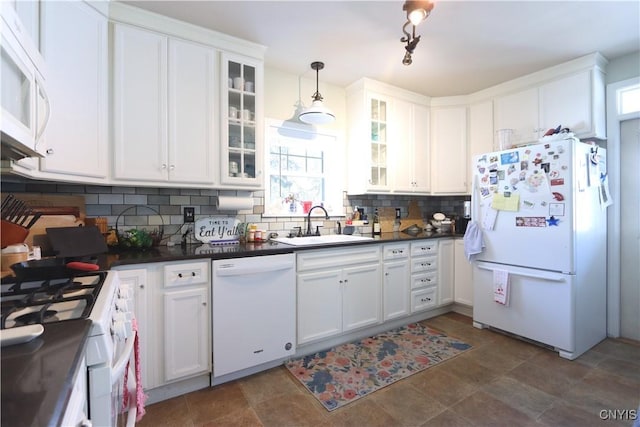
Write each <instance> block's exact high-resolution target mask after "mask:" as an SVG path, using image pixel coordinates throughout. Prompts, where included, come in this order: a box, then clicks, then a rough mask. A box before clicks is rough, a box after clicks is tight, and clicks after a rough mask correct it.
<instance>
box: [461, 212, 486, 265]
mask: <svg viewBox="0 0 640 427" xmlns="http://www.w3.org/2000/svg"><path fill="white" fill-rule="evenodd" d="M463 241H464V254H465V256H466V257H467V260H469V261H471V257H472V256H473V255H476V254H479V253H480V252H482V249H484V239H483V238H482V229H481V228H480V226H479V225H478V223H477V222H476V221H469V223H468V224H467V229H466V230H465V232H464V237H463Z"/></svg>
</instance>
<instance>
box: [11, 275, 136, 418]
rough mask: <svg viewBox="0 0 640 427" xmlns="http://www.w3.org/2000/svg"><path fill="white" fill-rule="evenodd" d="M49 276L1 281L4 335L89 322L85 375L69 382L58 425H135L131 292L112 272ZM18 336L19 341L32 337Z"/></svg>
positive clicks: (31, 276)
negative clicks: (70, 322) (74, 321)
mask: <svg viewBox="0 0 640 427" xmlns="http://www.w3.org/2000/svg"><path fill="white" fill-rule="evenodd" d="M32 268H36V269H37V267H32ZM48 272H49V270H47V269H46V268H45V269H44V271H42V272H36V273H33V274H30V275H29V277H28V279H25V280H18V279H16V278H6V279H5V280H3V282H2V284H1V287H2V316H1V320H2V324H1V325H0V326H1V328H2V331H3V332H5V331H12V330H14V331H16V332H17V331H18V330H20V331H23V330H24V331H28V330H29V329H30V328H37V327H38V326H42V325H45V327H46V325H47V324H49V323H57V322H64V321H67V320H72V319H88V320H90V321H91V327H90V330H89V336H88V338H87V344H86V349H85V353H84V355H83V357H82V360H81V361H79V362H80V363H81V365H82V366H81V368H80V369H84V373H79V374H78V375H77V378H76V382H75V383H74V384H73V390H72V392H71V394H70V396H69V397H68V401H67V406H66V408H65V412H64V416H63V423H62V425H90V424H92V425H94V426H116V425H124V424H126V425H129V426H133V425H134V423H135V418H136V416H137V405H136V403H137V400H136V387H137V383H136V376H135V371H134V369H133V368H134V367H135V358H134V343H135V330H134V327H133V318H134V317H133V311H132V308H133V304H132V303H133V301H132V297H133V290H131V289H128V288H127V286H126V285H124V284H121V283H120V280H119V277H118V273H117V272H115V271H95V272H93V271H91V272H79V273H78V274H74V273H69V275H68V276H66V277H60V276H63V275H60V274H58V275H57V276H56V277H55V278H49V277H51V276H50V274H48ZM42 330H43V329H42V328H40V333H42ZM21 338H22V339H21V340H19V342H25V341H26V340H27V339H29V338H30V337H21ZM31 338H33V337H31ZM125 372H127V373H128V374H127V375H126V376H127V384H126V386H127V389H128V391H129V393H130V394H129V396H130V399H129V405H128V407H127V408H123V393H124V387H125V381H124V379H125ZM34 403H35V402H34Z"/></svg>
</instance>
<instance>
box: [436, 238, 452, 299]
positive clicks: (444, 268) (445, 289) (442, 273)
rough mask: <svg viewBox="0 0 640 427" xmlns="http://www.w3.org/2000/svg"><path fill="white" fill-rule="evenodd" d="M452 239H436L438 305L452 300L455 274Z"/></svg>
mask: <svg viewBox="0 0 640 427" xmlns="http://www.w3.org/2000/svg"><path fill="white" fill-rule="evenodd" d="M453 252H454V250H453V239H439V240H438V305H445V304H450V303H452V302H453V281H454V275H455V265H454V259H455V258H454V254H453Z"/></svg>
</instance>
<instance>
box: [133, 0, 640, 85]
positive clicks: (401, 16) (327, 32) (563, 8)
mask: <svg viewBox="0 0 640 427" xmlns="http://www.w3.org/2000/svg"><path fill="white" fill-rule="evenodd" d="M124 3H128V4H130V5H133V6H136V7H140V8H143V9H147V10H149V11H153V12H156V13H159V14H162V15H165V16H170V17H172V18H176V19H179V20H181V21H186V22H190V23H193V24H196V25H199V26H202V27H206V28H210V29H213V30H216V31H219V32H222V33H225V34H229V35H232V36H235V37H239V38H242V39H245V40H249V41H252V42H255V43H259V44H262V45H264V46H266V47H267V51H266V54H265V65H266V66H267V67H270V68H275V69H279V70H282V71H285V72H288V73H292V74H294V75H302V76H306V77H309V78H312V77H315V72H314V71H313V70H311V67H310V64H311V62H313V61H323V62H324V63H325V68H324V70H322V71H320V91H321V92H322V82H326V83H330V84H334V85H337V86H340V87H346V86H347V85H349V84H350V83H353V82H354V81H356V80H357V79H359V78H361V77H370V78H373V79H375V80H379V81H383V82H386V83H389V84H392V85H394V86H398V87H402V88H405V89H408V90H411V91H414V92H417V93H422V94H425V95H429V96H451V95H464V94H469V93H473V92H476V91H478V90H481V89H485V88H487V87H490V86H493V85H495V84H498V83H501V82H504V81H507V80H511V79H513V78H516V77H519V76H522V75H525V74H528V73H531V72H534V71H538V70H541V69H544V68H547V67H549V66H552V65H556V64H559V63H561V62H565V61H568V60H571V59H574V58H577V57H580V56H582V55H586V54H589V53H592V52H595V51H599V52H600V53H602V54H603V55H604V56H605V57H606V58H608V59H613V58H617V57H619V56H623V55H626V54H628V53H632V52H636V51H638V50H640V2H639V1H637V0H629V1H612V0H608V1H550V2H545V1H492V2H487V1H460V0H441V1H437V0H436V1H435V8H434V9H433V11H432V12H431V16H429V17H428V18H427V20H426V21H425V22H423V23H422V24H420V25H419V26H418V27H417V34H418V35H420V36H421V41H420V43H419V44H418V46H417V48H416V50H415V53H414V55H413V64H412V65H410V66H404V65H402V63H401V61H402V57H403V55H404V44H403V43H401V42H400V38H401V37H402V35H403V33H402V26H403V24H404V22H405V21H406V14H405V12H404V11H403V10H402V5H403V3H404V2H403V1H330V0H329V1H327V0H325V1H202V0H200V1H186V0H180V1H167V0H163V1H146V0H145V1H124Z"/></svg>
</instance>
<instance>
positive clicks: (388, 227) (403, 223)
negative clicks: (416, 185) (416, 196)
mask: <svg viewBox="0 0 640 427" xmlns="http://www.w3.org/2000/svg"><path fill="white" fill-rule="evenodd" d="M378 215H379V217H380V228H381V229H382V232H383V233H389V232H392V231H393V224H394V222H395V220H396V209H395V208H392V207H382V208H378ZM413 224H416V225H417V226H418V227H420V228H424V220H423V219H422V210H421V209H420V207H419V206H418V202H416V201H415V200H412V201H410V202H409V206H408V212H407V216H406V217H403V218H400V231H402V230H404V229H405V228H407V227H410V226H412V225H413Z"/></svg>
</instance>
